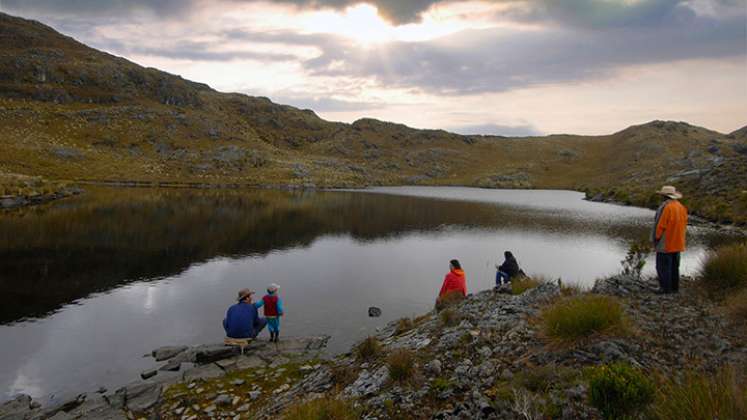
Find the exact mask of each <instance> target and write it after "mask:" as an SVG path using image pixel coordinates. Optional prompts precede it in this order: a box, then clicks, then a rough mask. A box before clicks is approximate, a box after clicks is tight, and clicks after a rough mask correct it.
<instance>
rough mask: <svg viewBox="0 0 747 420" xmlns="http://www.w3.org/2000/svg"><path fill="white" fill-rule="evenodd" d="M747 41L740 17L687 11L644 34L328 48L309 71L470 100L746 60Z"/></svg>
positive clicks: (467, 38)
mask: <svg viewBox="0 0 747 420" xmlns="http://www.w3.org/2000/svg"><path fill="white" fill-rule="evenodd" d="M746 38H747V29H746V28H745V24H744V19H743V18H741V17H738V18H731V19H715V18H710V17H701V16H696V15H695V14H693V13H687V12H683V13H680V14H678V15H677V16H675V17H672V18H671V20H670V21H668V24H667V25H656V26H651V27H645V28H641V27H635V28H631V27H613V28H607V29H605V30H596V29H581V28H565V27H551V28H548V29H546V30H542V31H519V32H517V31H500V30H496V29H487V30H480V31H464V32H460V33H457V34H454V35H451V36H449V37H445V38H441V39H438V40H434V41H429V42H418V43H404V42H400V43H393V44H387V45H384V46H381V47H379V48H377V49H369V50H360V49H356V50H351V49H327V50H325V52H324V54H323V55H321V56H320V57H318V58H315V59H313V60H309V61H307V62H306V66H307V68H308V69H309V70H310V71H311V72H313V73H314V74H318V75H330V76H333V75H346V76H358V77H372V78H376V79H377V80H378V81H380V82H381V83H382V84H384V85H386V86H401V87H419V88H422V89H424V90H427V91H432V92H438V93H445V94H469V93H480V92H491V91H492V92H496V91H505V90H510V89H513V88H517V87H523V86H528V85H535V84H542V83H556V82H571V81H579V80H585V79H590V78H596V77H602V76H606V75H608V74H609V73H611V72H613V71H615V70H617V69H618V68H621V67H623V66H625V65H631V64H649V63H662V62H670V61H675V60H683V59H698V58H716V59H717V58H724V57H735V56H744V55H745V53H746V41H745V39H746Z"/></svg>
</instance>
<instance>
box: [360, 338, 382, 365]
mask: <svg viewBox="0 0 747 420" xmlns="http://www.w3.org/2000/svg"><path fill="white" fill-rule="evenodd" d="M379 354H381V343H380V342H379V340H378V339H377V338H376V337H367V338H366V339H365V340H363V341H361V342H360V343H359V344H358V345H357V346H356V347H355V355H356V357H358V359H359V360H369V359H372V358H374V357H376V356H378V355H379Z"/></svg>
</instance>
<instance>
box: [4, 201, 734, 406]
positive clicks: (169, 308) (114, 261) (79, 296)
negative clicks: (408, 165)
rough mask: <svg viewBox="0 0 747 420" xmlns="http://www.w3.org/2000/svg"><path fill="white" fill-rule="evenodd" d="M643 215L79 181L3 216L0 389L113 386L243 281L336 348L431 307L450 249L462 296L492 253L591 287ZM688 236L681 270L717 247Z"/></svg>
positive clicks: (588, 205) (716, 237)
mask: <svg viewBox="0 0 747 420" xmlns="http://www.w3.org/2000/svg"><path fill="white" fill-rule="evenodd" d="M653 216H654V213H653V212H652V211H650V210H646V209H640V208H633V207H623V206H617V205H611V204H603V203H593V202H588V201H584V200H583V194H581V193H576V192H571V191H522V190H483V189H471V188H457V187H454V188H451V187H448V188H447V187H437V188H436V187H433V188H430V187H393V188H375V189H371V190H365V191H324V192H308V191H307V192H282V191H269V190H225V191H224V190H178V189H124V188H121V189H115V188H89V191H88V193H86V194H84V195H82V196H79V197H74V198H70V199H65V200H62V201H59V202H55V203H51V204H49V205H46V206H43V207H38V208H29V209H23V210H19V211H13V212H6V213H2V214H0V343H2V345H0V391H2V392H1V393H0V400H6V399H8V398H10V397H11V396H12V395H15V394H17V393H21V392H23V393H27V394H30V395H32V396H34V397H35V398H40V399H41V402H43V403H50V402H54V401H59V400H60V399H61V398H64V397H66V396H70V395H74V394H76V393H79V392H85V391H94V390H96V389H97V388H98V387H100V386H105V387H109V388H110V389H113V388H114V387H116V386H119V385H123V384H125V383H127V382H129V381H132V380H135V379H137V378H138V377H139V373H140V372H141V371H142V370H144V369H146V368H149V367H151V366H152V360H151V359H148V358H143V357H141V356H142V355H143V354H145V353H149V352H150V351H151V350H152V349H154V348H156V347H159V346H162V345H168V344H199V343H209V342H218V341H221V340H222V338H223V330H222V327H221V320H222V319H223V317H224V314H225V311H226V308H227V307H228V306H229V305H231V304H232V303H234V300H235V296H236V292H237V291H238V290H239V289H241V288H244V287H250V288H253V289H255V290H257V291H258V292H262V291H263V290H264V289H265V288H266V287H267V285H268V284H270V283H273V282H274V283H278V284H280V285H281V293H280V294H281V296H282V298H283V299H284V301H285V307H286V312H287V316H286V317H284V319H283V321H282V332H281V339H282V336H283V335H285V336H288V335H312V334H328V335H331V336H332V337H333V338H332V340H331V341H330V353H331V354H334V353H337V352H341V351H345V350H346V349H348V348H349V346H350V345H351V344H352V343H354V342H355V341H357V340H359V339H361V338H363V337H365V336H366V335H369V334H372V333H373V332H374V331H375V330H376V328H378V327H381V326H383V325H385V324H386V323H387V322H389V321H391V320H394V319H397V318H400V317H403V316H412V315H416V314H421V313H424V312H426V311H428V310H430V309H431V307H432V305H433V302H434V299H435V296H436V294H437V292H438V290H439V288H440V286H441V282H442V280H443V277H444V275H445V274H446V272H447V270H448V261H449V260H450V259H452V258H457V259H459V260H460V261H461V262H462V266H463V267H464V269H465V271H466V273H467V284H468V288H469V290H470V292H477V291H480V290H484V289H488V288H490V287H492V286H493V285H494V276H495V268H494V265H495V264H496V263H500V262H501V261H502V258H501V257H502V254H503V251H504V250H511V251H513V253H514V255H516V257H517V259H518V261H519V263H520V265H521V266H522V268H523V269H524V270H525V271H526V272H527V273H528V274H532V275H541V276H544V277H546V278H548V279H557V278H562V280H563V281H564V282H569V283H571V282H572V283H579V284H581V285H584V286H586V287H590V286H591V285H592V284H593V282H594V280H595V279H596V278H599V277H603V276H606V275H610V274H614V273H616V272H618V271H619V270H620V260H622V259H623V257H624V255H625V252H626V250H627V248H628V245H629V243H630V242H631V241H634V240H636V239H638V238H643V237H646V236H647V235H648V231H649V226H650V223H651V222H652V219H653ZM689 235H690V236H689V250H688V251H687V252H686V253H685V254H684V256H683V271H684V272H685V273H688V272H693V271H694V270H696V269H697V267H698V262H699V259H700V258H701V257H702V255H703V254H704V252H705V250H706V249H707V248H708V247H709V246H711V245H712V244H715V243H719V242H720V241H722V240H724V234H720V233H718V232H717V231H714V230H712V229H709V228H703V227H691V228H690V229H689ZM652 271H653V267H652V264H648V266H647V267H646V272H649V273H651V272H652ZM369 306H378V307H380V308H382V310H383V315H382V317H381V318H369V317H368V316H367V309H368V307H369ZM266 335H267V333H266V332H263V336H266Z"/></svg>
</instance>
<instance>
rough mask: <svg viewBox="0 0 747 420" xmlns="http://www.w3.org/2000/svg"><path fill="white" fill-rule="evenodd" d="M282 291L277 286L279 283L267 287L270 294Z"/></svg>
mask: <svg viewBox="0 0 747 420" xmlns="http://www.w3.org/2000/svg"><path fill="white" fill-rule="evenodd" d="M279 289H280V286H278V285H277V283H272V284H271V285H269V286H267V291H268V292H277V291H278V290H279Z"/></svg>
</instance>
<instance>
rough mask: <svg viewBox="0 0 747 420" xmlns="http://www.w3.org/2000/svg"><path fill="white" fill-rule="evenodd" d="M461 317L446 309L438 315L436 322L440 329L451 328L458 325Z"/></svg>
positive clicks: (455, 312)
mask: <svg viewBox="0 0 747 420" xmlns="http://www.w3.org/2000/svg"><path fill="white" fill-rule="evenodd" d="M461 319H462V317H461V316H460V315H459V313H458V312H457V311H456V310H454V308H446V309H444V310H443V311H441V312H440V313H439V314H438V320H439V321H440V323H441V326H442V327H453V326H454V325H456V324H458V323H459V321H460V320H461Z"/></svg>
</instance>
